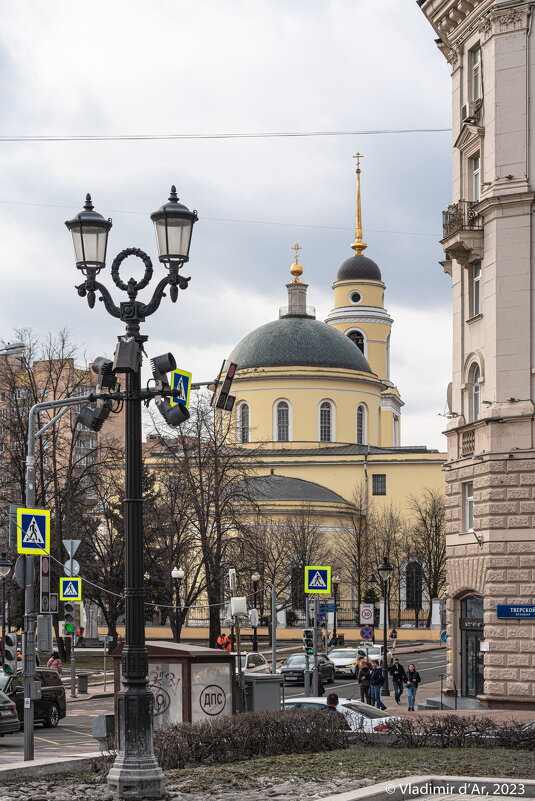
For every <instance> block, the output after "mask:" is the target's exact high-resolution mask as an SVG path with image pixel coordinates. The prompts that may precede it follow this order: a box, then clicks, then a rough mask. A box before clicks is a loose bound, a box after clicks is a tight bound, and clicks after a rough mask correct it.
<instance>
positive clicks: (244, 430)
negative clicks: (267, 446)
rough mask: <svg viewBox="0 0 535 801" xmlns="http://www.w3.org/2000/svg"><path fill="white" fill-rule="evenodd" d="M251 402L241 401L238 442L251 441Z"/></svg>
mask: <svg viewBox="0 0 535 801" xmlns="http://www.w3.org/2000/svg"><path fill="white" fill-rule="evenodd" d="M249 414H250V412H249V404H248V403H240V405H239V407H238V442H249Z"/></svg>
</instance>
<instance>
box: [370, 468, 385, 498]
mask: <svg viewBox="0 0 535 801" xmlns="http://www.w3.org/2000/svg"><path fill="white" fill-rule="evenodd" d="M372 495H386V474H385V473H374V475H373V476H372Z"/></svg>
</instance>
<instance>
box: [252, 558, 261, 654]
mask: <svg viewBox="0 0 535 801" xmlns="http://www.w3.org/2000/svg"><path fill="white" fill-rule="evenodd" d="M251 581H252V582H253V601H254V608H255V609H256V608H257V606H256V604H257V598H258V582H259V581H260V573H259V572H258V570H255V572H254V573H253V575H252V576H251ZM253 651H258V626H253Z"/></svg>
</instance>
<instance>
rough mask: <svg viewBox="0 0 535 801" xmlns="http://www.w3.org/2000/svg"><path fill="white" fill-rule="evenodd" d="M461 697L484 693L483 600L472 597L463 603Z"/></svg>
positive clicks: (475, 596)
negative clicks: (481, 647) (482, 649)
mask: <svg viewBox="0 0 535 801" xmlns="http://www.w3.org/2000/svg"><path fill="white" fill-rule="evenodd" d="M459 627H460V629H461V632H460V633H461V695H465V696H472V697H473V696H476V695H479V694H480V693H482V692H483V654H482V652H481V650H480V647H479V646H480V642H481V640H482V639H483V598H481V597H480V596H478V595H470V596H469V597H468V598H463V600H462V601H461V618H460V621H459Z"/></svg>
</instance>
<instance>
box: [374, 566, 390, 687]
mask: <svg viewBox="0 0 535 801" xmlns="http://www.w3.org/2000/svg"><path fill="white" fill-rule="evenodd" d="M393 569H394V568H393V567H392V565H391V564H390V562H389V561H388V560H387V558H386V556H384V557H383V564H382V565H379V567H378V568H377V572H378V573H379V575H380V576H381V581H382V583H383V624H384V630H383V677H384V682H383V689H382V690H381V694H382V695H390V687H389V686H388V640H387V633H386V632H387V628H386V627H387V625H388V619H387V618H388V581H389V579H390V576H391V574H392V570H393Z"/></svg>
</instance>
